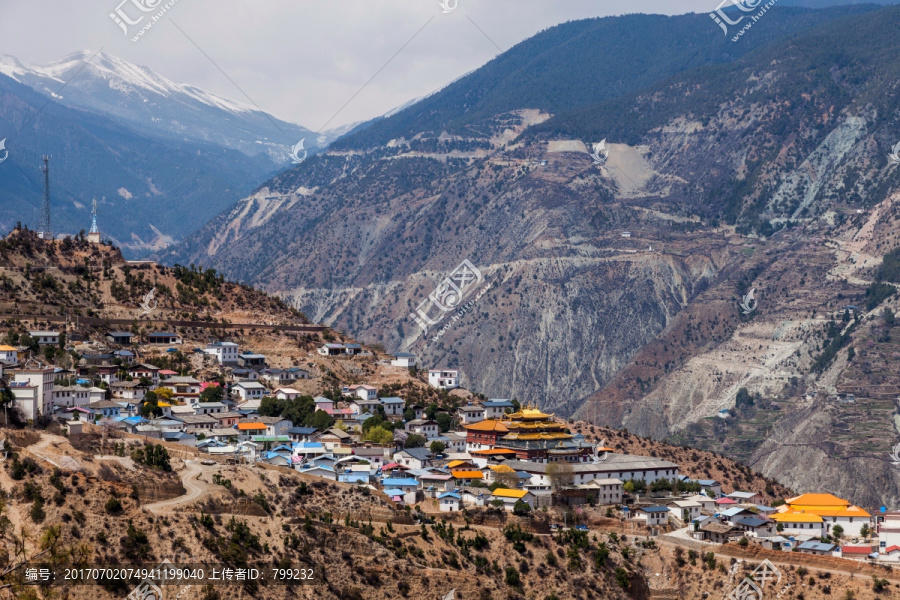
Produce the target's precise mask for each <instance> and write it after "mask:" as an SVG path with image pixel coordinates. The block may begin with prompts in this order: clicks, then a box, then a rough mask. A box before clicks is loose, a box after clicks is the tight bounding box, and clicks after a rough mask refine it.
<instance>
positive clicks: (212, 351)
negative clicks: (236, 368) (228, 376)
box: [203, 342, 240, 365]
mask: <svg viewBox="0 0 900 600" xmlns="http://www.w3.org/2000/svg"><path fill="white" fill-rule="evenodd" d="M203 352H205V353H206V354H209V355H212V356H215V357H216V360H217V361H219V364H220V365H236V364H237V362H238V354H240V349H239V348H238V345H237V344H235V343H234V342H212V343H209V344H207V345H206V348H205V349H204V350H203Z"/></svg>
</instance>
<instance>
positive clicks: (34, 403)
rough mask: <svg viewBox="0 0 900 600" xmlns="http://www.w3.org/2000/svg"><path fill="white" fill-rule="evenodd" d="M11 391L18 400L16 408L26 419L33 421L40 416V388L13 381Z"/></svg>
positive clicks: (25, 382) (10, 384) (10, 385)
mask: <svg viewBox="0 0 900 600" xmlns="http://www.w3.org/2000/svg"><path fill="white" fill-rule="evenodd" d="M9 389H10V391H11V392H12V393H13V396H15V398H16V407H18V409H19V410H20V411H22V415H23V416H24V417H25V418H26V419H29V420H32V421H33V420H34V419H37V418H38V416H40V414H41V401H40V397H41V396H40V387H38V386H36V385H31V384H30V383H28V382H27V381H11V382H10V383H9ZM47 414H49V413H47Z"/></svg>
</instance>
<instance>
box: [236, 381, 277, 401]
mask: <svg viewBox="0 0 900 600" xmlns="http://www.w3.org/2000/svg"><path fill="white" fill-rule="evenodd" d="M231 389H232V391H234V392H235V393H236V394H237V395H238V397H239V398H240V399H241V400H259V399H260V398H262V397H263V396H265V395H266V392H267V391H268V390H267V389H266V386H264V385H263V384H261V383H259V382H257V381H239V382H237V383H236V384H234V385H233V386H231Z"/></svg>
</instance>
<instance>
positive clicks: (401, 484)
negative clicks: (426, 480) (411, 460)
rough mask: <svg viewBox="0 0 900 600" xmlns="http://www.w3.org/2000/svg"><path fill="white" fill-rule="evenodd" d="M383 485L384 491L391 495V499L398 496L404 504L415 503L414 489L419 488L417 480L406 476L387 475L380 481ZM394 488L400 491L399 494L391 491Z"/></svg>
mask: <svg viewBox="0 0 900 600" xmlns="http://www.w3.org/2000/svg"><path fill="white" fill-rule="evenodd" d="M381 484H382V485H383V486H384V493H386V494H388V496H391V498H392V499H394V498H396V497H398V496H399V497H400V500H402V501H403V502H405V503H406V504H415V502H416V490H417V489H418V488H419V482H418V481H416V480H415V479H410V478H408V477H388V478H385V479H383V480H382V481H381ZM395 490H399V491H400V492H402V495H401V494H395V493H391V492H393V491H395Z"/></svg>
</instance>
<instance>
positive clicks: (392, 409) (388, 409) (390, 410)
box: [381, 396, 406, 417]
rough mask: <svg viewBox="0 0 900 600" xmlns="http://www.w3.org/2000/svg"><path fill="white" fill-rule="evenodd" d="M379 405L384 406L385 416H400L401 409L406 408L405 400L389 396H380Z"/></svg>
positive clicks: (401, 414) (401, 413)
mask: <svg viewBox="0 0 900 600" xmlns="http://www.w3.org/2000/svg"><path fill="white" fill-rule="evenodd" d="M381 406H383V407H384V415H385V416H386V417H402V416H403V411H404V410H405V409H406V401H405V400H403V398H397V397H396V396H390V397H388V398H381Z"/></svg>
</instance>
